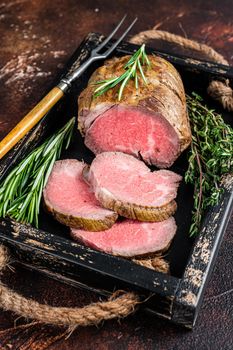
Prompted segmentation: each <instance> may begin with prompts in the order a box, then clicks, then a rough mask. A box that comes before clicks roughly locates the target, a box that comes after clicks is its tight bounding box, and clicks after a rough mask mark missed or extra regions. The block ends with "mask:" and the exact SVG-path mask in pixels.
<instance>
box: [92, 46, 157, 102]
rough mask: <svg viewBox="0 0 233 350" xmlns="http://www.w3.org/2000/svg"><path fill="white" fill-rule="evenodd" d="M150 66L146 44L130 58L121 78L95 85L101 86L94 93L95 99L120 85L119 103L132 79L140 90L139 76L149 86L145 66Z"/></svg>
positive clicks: (99, 82) (106, 80)
mask: <svg viewBox="0 0 233 350" xmlns="http://www.w3.org/2000/svg"><path fill="white" fill-rule="evenodd" d="M144 65H147V66H149V65H150V61H149V59H148V57H147V54H146V51H145V44H143V45H142V46H141V47H140V49H139V50H138V51H137V52H135V54H134V55H132V57H131V58H130V60H129V61H128V62H127V63H126V65H125V66H124V69H125V72H124V73H123V74H121V75H120V76H119V77H115V78H110V79H105V80H101V81H97V82H96V83H95V84H97V85H100V86H99V87H98V88H97V89H95V91H94V97H97V96H100V95H102V94H104V93H105V92H106V91H108V90H109V89H112V88H114V87H115V86H116V85H118V84H120V88H119V91H118V101H120V100H121V98H122V95H123V91H124V88H125V86H126V84H127V83H128V81H129V80H130V79H134V82H135V88H136V89H138V84H139V79H140V78H139V74H140V75H141V78H142V80H143V82H144V83H145V84H147V80H146V77H145V74H144V72H143V66H144Z"/></svg>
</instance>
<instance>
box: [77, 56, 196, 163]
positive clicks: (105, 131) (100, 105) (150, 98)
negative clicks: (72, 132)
mask: <svg viewBox="0 0 233 350" xmlns="http://www.w3.org/2000/svg"><path fill="white" fill-rule="evenodd" d="M149 58H150V61H151V65H150V67H149V68H146V67H145V68H144V69H145V75H146V77H147V81H148V84H147V85H145V84H143V83H142V82H141V81H140V84H139V88H138V89H136V88H135V85H134V81H128V83H127V85H126V87H125V89H124V93H123V98H122V100H121V101H120V102H119V101H118V93H117V92H118V89H119V86H116V87H115V88H113V89H110V90H109V91H107V92H106V93H104V94H103V95H101V96H99V97H97V98H93V93H94V90H95V88H96V85H95V82H97V81H100V80H104V79H109V78H112V77H115V76H118V75H120V74H122V72H124V65H125V63H126V62H127V61H128V59H129V56H125V57H121V58H113V59H111V60H108V61H107V62H106V63H105V65H104V66H102V67H100V68H98V69H97V70H96V71H95V72H94V74H93V75H92V77H91V79H90V81H89V83H88V86H87V88H86V89H85V90H84V91H83V92H82V94H81V95H80V97H79V101H78V104H79V118H78V119H79V123H78V126H79V129H80V131H81V132H82V133H83V135H85V144H86V146H87V147H88V148H90V149H91V150H92V151H93V152H94V153H95V154H98V153H101V152H104V151H120V152H124V153H128V154H131V155H134V156H136V157H142V158H143V160H144V161H145V162H146V163H148V164H154V165H156V166H158V167H160V168H166V167H169V166H171V165H172V163H173V162H174V161H175V160H176V159H177V157H178V156H179V154H180V153H181V152H182V151H183V150H184V149H185V148H187V147H188V145H189V144H190V142H191V131H190V126H189V121H188V116H187V110H186V100H185V93H184V88H183V84H182V81H181V78H180V76H179V74H178V72H177V71H176V69H175V68H174V67H173V66H172V65H171V64H170V63H168V62H167V61H166V60H164V59H162V58H160V57H157V56H150V57H149Z"/></svg>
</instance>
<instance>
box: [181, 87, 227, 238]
mask: <svg viewBox="0 0 233 350" xmlns="http://www.w3.org/2000/svg"><path fill="white" fill-rule="evenodd" d="M202 101H203V100H202V98H201V97H200V96H199V95H197V94H195V93H193V94H192V96H191V97H190V96H187V105H188V111H189V119H190V124H191V130H192V143H191V149H190V151H189V153H188V160H189V167H188V170H187V171H186V174H185V181H186V182H187V183H191V184H192V185H194V209H193V213H192V214H193V216H192V224H191V227H190V236H194V235H196V234H197V233H198V230H199V228H200V224H201V220H202V216H203V212H204V210H205V209H206V208H208V207H209V206H212V205H215V204H217V203H218V200H219V196H220V194H221V192H222V190H221V188H220V187H219V183H220V180H221V176H222V175H223V174H225V173H228V172H230V171H232V168H233V129H232V128H231V127H230V126H229V125H227V124H226V123H225V122H224V120H223V119H222V117H221V115H219V114H217V113H216V112H215V111H214V110H211V109H209V108H208V107H207V106H205V105H204V104H203V103H202Z"/></svg>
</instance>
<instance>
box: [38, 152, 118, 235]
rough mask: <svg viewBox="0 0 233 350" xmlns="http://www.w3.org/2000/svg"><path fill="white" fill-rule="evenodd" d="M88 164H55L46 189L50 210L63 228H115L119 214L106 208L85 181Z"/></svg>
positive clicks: (63, 162)
mask: <svg viewBox="0 0 233 350" xmlns="http://www.w3.org/2000/svg"><path fill="white" fill-rule="evenodd" d="M84 167H85V164H84V163H82V162H79V161H78V160H75V159H67V160H60V161H57V162H55V165H54V167H53V170H52V172H51V174H50V177H49V179H48V182H47V185H46V187H45V189H44V193H43V194H44V202H45V206H46V208H47V210H48V211H49V212H50V213H51V214H52V215H54V216H55V218H56V219H57V220H58V221H60V222H61V223H62V224H65V225H67V226H71V227H75V228H82V229H84V230H89V231H102V230H106V229H108V228H109V227H111V226H112V225H113V224H114V222H115V221H116V219H117V216H118V215H117V214H116V213H114V212H113V211H111V210H108V209H105V208H102V207H101V206H100V204H99V203H98V202H97V200H96V198H95V196H94V194H93V192H91V190H90V187H89V186H88V185H87V184H86V182H85V181H84V180H83V178H82V171H83V169H84Z"/></svg>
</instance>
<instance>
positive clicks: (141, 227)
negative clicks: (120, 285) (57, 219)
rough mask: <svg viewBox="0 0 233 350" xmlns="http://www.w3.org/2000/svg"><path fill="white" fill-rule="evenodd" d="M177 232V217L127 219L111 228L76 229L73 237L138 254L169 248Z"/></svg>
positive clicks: (94, 245) (112, 250)
mask: <svg viewBox="0 0 233 350" xmlns="http://www.w3.org/2000/svg"><path fill="white" fill-rule="evenodd" d="M175 232H176V224H175V220H174V218H173V217H170V218H169V219H167V220H165V221H162V222H153V223H143V222H138V221H135V220H124V221H121V222H117V223H115V224H114V225H113V226H112V227H111V228H110V229H109V230H106V231H99V232H89V231H83V230H77V229H72V236H73V237H74V238H75V239H78V240H79V241H82V242H83V243H84V244H86V245H88V246H89V247H91V248H94V249H97V250H102V251H104V252H106V253H112V254H115V255H121V256H135V255H141V254H146V253H150V252H156V251H160V250H163V249H165V248H166V247H167V246H168V244H169V242H170V241H171V240H172V238H173V237H174V235H175Z"/></svg>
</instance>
